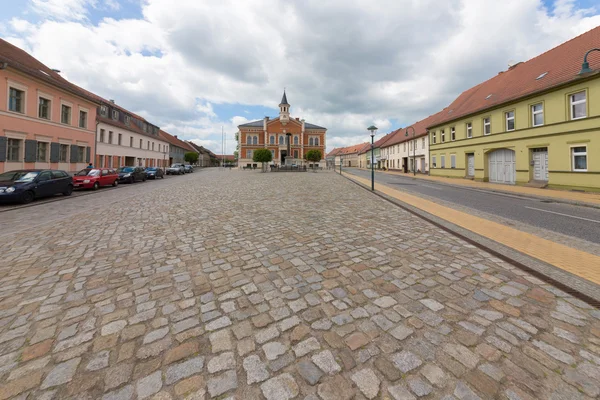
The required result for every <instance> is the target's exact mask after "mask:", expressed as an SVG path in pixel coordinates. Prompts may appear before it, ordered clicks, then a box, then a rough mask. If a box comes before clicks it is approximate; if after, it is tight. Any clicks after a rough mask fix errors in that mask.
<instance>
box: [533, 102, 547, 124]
mask: <svg viewBox="0 0 600 400" xmlns="http://www.w3.org/2000/svg"><path fill="white" fill-rule="evenodd" d="M535 106H542V108H541V109H540V110H539V111H535ZM538 114H542V123H541V124H537V125H536V123H535V116H536V115H538ZM542 125H544V103H536V104H532V105H531V126H542Z"/></svg>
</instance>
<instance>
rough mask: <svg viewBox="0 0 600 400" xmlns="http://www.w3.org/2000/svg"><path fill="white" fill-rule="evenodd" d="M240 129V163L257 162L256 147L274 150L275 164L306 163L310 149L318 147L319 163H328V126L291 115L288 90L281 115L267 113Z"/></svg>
mask: <svg viewBox="0 0 600 400" xmlns="http://www.w3.org/2000/svg"><path fill="white" fill-rule="evenodd" d="M238 129H239V133H238V135H237V137H238V141H239V142H238V144H239V155H238V166H239V167H245V166H248V165H253V164H255V163H254V162H253V161H252V157H253V154H254V151H255V150H257V149H261V148H267V149H269V150H270V151H271V154H272V155H273V164H275V165H285V164H286V163H289V164H296V165H303V164H305V163H306V161H305V160H304V156H305V155H306V153H307V152H308V151H309V150H319V151H320V152H321V155H322V160H321V162H320V163H319V166H321V167H325V147H326V142H325V141H326V138H325V135H326V132H327V129H326V128H323V127H321V126H318V125H314V124H310V123H308V122H305V121H304V120H301V119H300V118H292V117H291V116H290V105H289V103H288V101H287V96H286V94H285V92H284V93H283V98H282V99H281V103H280V104H279V117H277V118H273V119H270V118H269V117H265V118H264V119H263V120H259V121H253V122H249V123H246V124H242V125H240V126H238Z"/></svg>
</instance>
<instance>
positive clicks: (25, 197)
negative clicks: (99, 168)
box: [21, 191, 35, 204]
mask: <svg viewBox="0 0 600 400" xmlns="http://www.w3.org/2000/svg"><path fill="white" fill-rule="evenodd" d="M34 198H35V195H34V194H33V192H31V191H27V192H23V194H22V195H21V203H23V204H28V203H31V202H32V201H33V199H34Z"/></svg>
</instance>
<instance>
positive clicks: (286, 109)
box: [279, 89, 290, 125]
mask: <svg viewBox="0 0 600 400" xmlns="http://www.w3.org/2000/svg"><path fill="white" fill-rule="evenodd" d="M279 121H281V123H282V124H283V125H285V124H287V123H288V122H290V105H289V103H288V101H287V96H286V95H285V89H284V90H283V97H282V98H281V103H280V104H279Z"/></svg>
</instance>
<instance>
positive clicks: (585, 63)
mask: <svg viewBox="0 0 600 400" xmlns="http://www.w3.org/2000/svg"><path fill="white" fill-rule="evenodd" d="M592 51H600V49H598V48H596V49H591V50H589V51H588V52H587V53H585V56H583V64H581V71H579V74H578V75H583V74H587V73H588V72H593V71H594V70H593V69H591V68H590V63H588V61H587V57H588V54H590V53H591V52H592Z"/></svg>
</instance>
